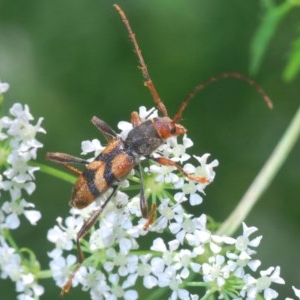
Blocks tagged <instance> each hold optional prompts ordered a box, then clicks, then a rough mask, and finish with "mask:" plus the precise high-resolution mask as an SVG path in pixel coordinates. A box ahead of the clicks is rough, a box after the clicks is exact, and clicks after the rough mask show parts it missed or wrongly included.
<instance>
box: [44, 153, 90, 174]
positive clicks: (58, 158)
mask: <svg viewBox="0 0 300 300" xmlns="http://www.w3.org/2000/svg"><path fill="white" fill-rule="evenodd" d="M46 158H47V159H48V160H51V161H54V162H56V163H58V164H59V165H61V166H63V167H64V168H66V169H67V170H69V171H71V172H72V173H74V174H75V175H80V174H81V173H82V172H81V171H80V170H79V169H77V168H75V167H73V166H70V165H68V163H72V164H84V165H87V164H89V162H88V161H87V160H84V159H82V158H78V157H75V156H72V155H69V154H65V153H59V152H48V153H47V154H46Z"/></svg>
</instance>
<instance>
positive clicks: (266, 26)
mask: <svg viewBox="0 0 300 300" xmlns="http://www.w3.org/2000/svg"><path fill="white" fill-rule="evenodd" d="M291 8H292V4H291V3H290V2H286V3H283V4H281V5H279V6H271V5H269V6H266V12H265V14H264V16H263V18H262V21H261V23H260V25H259V27H258V29H257V31H256V33H255V35H254V37H253V40H252V42H251V45H250V73H251V74H252V75H254V74H256V73H257V72H258V70H259V67H260V65H261V62H262V60H263V57H264V54H265V52H266V50H267V47H268V45H269V43H270V41H271V39H272V37H273V36H274V34H275V33H276V30H277V27H278V25H279V23H280V22H281V21H282V20H283V18H284V17H285V16H286V15H287V13H288V12H289V11H290V9H291Z"/></svg>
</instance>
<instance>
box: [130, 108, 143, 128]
mask: <svg viewBox="0 0 300 300" xmlns="http://www.w3.org/2000/svg"><path fill="white" fill-rule="evenodd" d="M141 123H142V120H141V118H140V116H139V114H138V113H137V112H136V111H133V112H132V113H131V124H132V126H133V127H136V126H138V125H140V124H141Z"/></svg>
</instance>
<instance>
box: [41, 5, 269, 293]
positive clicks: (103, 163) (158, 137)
mask: <svg viewBox="0 0 300 300" xmlns="http://www.w3.org/2000/svg"><path fill="white" fill-rule="evenodd" d="M114 8H115V9H116V11H117V12H118V13H119V15H120V17H121V19H122V21H123V23H124V25H125V27H126V29H127V31H128V34H129V38H130V40H131V42H132V43H133V47H134V50H135V53H136V55H137V57H138V60H139V64H140V66H139V68H140V69H141V71H142V75H143V77H144V84H145V86H146V87H147V88H148V89H149V91H150V93H151V95H152V97H153V100H154V102H155V105H156V107H157V109H158V110H159V111H160V112H161V113H162V115H163V116H162V117H155V118H152V119H146V120H145V121H142V120H141V118H140V117H139V115H138V113H137V112H132V113H131V123H132V125H133V128H132V129H131V130H130V131H129V133H128V136H127V137H126V138H125V139H122V138H121V137H119V136H118V135H117V133H116V132H115V131H114V130H113V129H112V128H111V127H110V126H109V125H108V124H107V123H105V122H104V121H103V120H101V119H99V118H98V117H96V116H94V117H93V118H92V119H91V122H92V123H93V124H94V125H95V126H96V127H97V129H98V130H99V131H100V132H101V133H102V134H103V136H104V137H105V139H106V140H107V143H108V144H107V146H106V148H105V149H104V150H103V151H102V152H101V153H100V154H99V155H98V156H97V157H96V158H95V159H94V160H93V161H91V162H89V161H87V160H84V159H82V158H78V157H75V156H72V155H69V154H65V153H59V152H49V153H47V155H46V157H47V159H48V160H51V161H54V162H56V163H58V164H60V165H62V166H64V167H65V168H67V169H68V170H69V171H71V172H73V173H74V174H75V175H76V176H78V177H77V180H76V183H75V185H74V187H73V191H72V196H71V201H70V204H71V205H72V206H74V207H76V208H79V209H82V208H85V207H87V206H88V205H90V204H91V203H92V202H94V201H95V200H96V199H97V198H98V197H99V196H100V195H102V194H104V193H105V192H107V191H108V190H109V189H112V191H111V193H110V194H109V196H108V197H107V198H106V200H104V202H103V203H102V204H101V205H100V206H99V207H98V209H97V210H95V211H94V212H93V213H92V214H91V216H90V217H89V218H88V219H87V220H86V222H85V223H84V224H83V225H82V227H81V229H80V230H79V232H78V233H77V238H76V244H77V252H78V253H77V256H78V258H77V265H76V267H75V269H74V270H73V272H72V273H71V275H70V276H69V278H68V279H67V281H66V283H65V285H64V286H63V288H62V294H64V293H66V292H68V291H69V289H70V288H71V285H72V280H73V277H74V276H75V273H76V272H77V270H78V269H79V267H80V266H81V264H82V262H83V261H84V255H83V251H82V249H81V246H80V240H81V238H83V237H84V236H85V235H86V234H87V233H88V232H89V230H90V229H91V227H92V226H93V225H94V224H95V222H96V221H97V219H98V217H99V215H100V214H101V213H102V211H103V210H104V208H105V207H106V205H107V204H108V202H109V201H110V200H111V199H112V197H113V196H114V195H115V194H116V192H117V189H118V186H119V183H120V182H121V181H123V180H124V179H125V178H126V177H127V176H128V174H129V173H130V172H131V171H132V170H133V169H135V170H136V171H137V172H138V173H139V175H140V178H141V192H140V208H141V212H142V216H143V217H144V218H146V219H148V221H147V223H146V224H145V229H147V227H148V226H150V224H151V223H152V222H153V219H154V216H155V209H156V207H155V206H154V205H153V206H152V209H151V211H150V213H149V212H148V205H147V200H146V197H145V192H144V191H145V188H144V183H143V177H142V169H141V164H140V160H141V158H142V157H144V158H146V159H150V160H153V161H155V162H157V163H158V164H161V165H165V166H172V167H175V168H176V169H177V170H178V171H179V172H181V173H183V175H184V176H185V177H187V178H188V179H190V180H193V181H196V182H200V183H207V182H208V181H207V179H206V178H205V177H202V176H196V175H193V174H187V173H186V172H185V171H184V170H183V168H182V167H181V166H180V165H178V164H176V163H175V162H174V161H172V160H170V159H168V158H166V157H153V156H152V155H151V154H152V153H153V152H154V151H155V150H156V149H158V148H159V146H161V145H162V144H163V143H165V141H166V140H167V139H169V138H170V137H177V136H180V135H183V134H184V133H186V131H187V130H186V129H185V128H184V127H183V126H182V125H181V124H179V121H180V119H181V117H182V113H183V111H184V109H185V107H186V106H187V104H188V102H189V101H190V100H191V99H192V98H193V97H194V96H195V94H196V93H198V92H199V91H200V90H202V89H203V88H205V87H206V86H207V85H209V84H211V83H213V82H214V81H216V80H218V79H221V78H228V77H232V78H237V79H241V80H244V81H246V82H247V83H249V84H250V85H252V86H253V87H254V88H255V89H256V90H257V92H258V93H259V94H260V95H261V96H262V97H263V99H264V100H265V102H266V103H267V105H268V106H269V107H270V108H271V107H272V102H271V100H270V99H269V97H268V96H267V94H266V93H265V92H264V90H263V89H262V88H261V87H260V86H259V85H258V84H257V83H256V82H255V81H253V80H252V79H250V78H248V77H247V76H245V75H242V74H239V73H222V74H218V75H216V76H214V77H211V78H210V79H208V80H207V81H206V82H203V83H201V84H199V85H197V86H196V87H195V88H194V90H192V92H191V93H189V94H188V96H187V97H186V99H185V100H184V101H183V102H182V104H181V105H180V107H179V109H178V111H177V113H176V114H175V116H174V117H173V118H170V117H169V115H168V112H167V109H166V107H165V105H164V103H163V102H162V100H161V98H160V96H159V94H158V92H157V90H156V88H155V86H154V84H153V82H152V80H151V78H150V75H149V72H148V68H147V66H146V63H145V61H144V58H143V56H142V53H141V50H140V48H139V45H138V43H137V40H136V38H135V35H134V33H133V30H132V28H131V25H130V23H129V21H128V19H127V17H126V15H125V13H124V11H123V10H122V9H121V8H120V7H119V6H118V5H114ZM70 164H83V165H85V166H86V167H85V169H84V170H83V171H81V170H79V169H77V168H75V167H73V166H72V165H70Z"/></svg>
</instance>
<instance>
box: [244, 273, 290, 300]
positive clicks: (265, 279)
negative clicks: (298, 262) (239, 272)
mask: <svg viewBox="0 0 300 300" xmlns="http://www.w3.org/2000/svg"><path fill="white" fill-rule="evenodd" d="M260 275H261V277H259V278H257V279H256V278H254V277H252V276H251V275H249V274H247V275H245V276H244V278H243V279H244V281H245V286H244V287H243V289H242V291H241V293H240V295H241V296H243V297H245V296H247V297H248V298H247V299H249V300H252V299H253V300H255V299H256V296H257V295H258V294H259V293H261V292H263V294H264V299H266V300H271V299H275V298H277V296H278V293H277V292H276V291H275V290H273V289H271V288H270V286H271V284H272V283H273V282H274V283H278V284H284V280H283V279H282V278H281V277H280V268H279V267H276V268H274V267H270V268H268V269H267V270H265V271H260Z"/></svg>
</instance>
